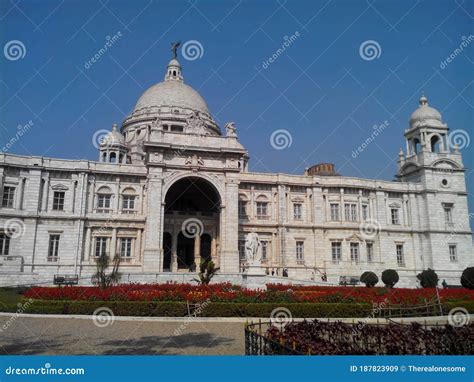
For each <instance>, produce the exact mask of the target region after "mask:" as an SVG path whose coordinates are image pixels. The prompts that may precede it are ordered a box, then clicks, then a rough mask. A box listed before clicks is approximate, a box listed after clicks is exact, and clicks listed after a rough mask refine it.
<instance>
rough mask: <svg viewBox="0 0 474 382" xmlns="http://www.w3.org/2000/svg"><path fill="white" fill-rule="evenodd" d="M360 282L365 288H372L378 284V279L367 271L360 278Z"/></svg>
mask: <svg viewBox="0 0 474 382" xmlns="http://www.w3.org/2000/svg"><path fill="white" fill-rule="evenodd" d="M360 282H361V283H364V284H365V286H366V287H367V288H372V287H373V286H375V284H377V283H378V282H379V278H378V277H377V275H376V274H375V273H374V272H370V271H367V272H364V273H362V275H361V276H360Z"/></svg>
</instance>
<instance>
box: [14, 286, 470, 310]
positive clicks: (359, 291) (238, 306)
mask: <svg viewBox="0 0 474 382" xmlns="http://www.w3.org/2000/svg"><path fill="white" fill-rule="evenodd" d="M439 296H440V301H441V303H442V304H443V308H444V309H445V310H446V311H449V310H450V309H452V308H453V307H464V308H466V309H467V310H468V311H469V312H474V291H473V290H469V289H464V288H456V289H440V290H439ZM23 299H28V301H29V302H30V303H29V304H28V307H27V312H30V313H59V314H92V313H93V312H94V310H95V309H97V308H98V307H109V308H111V309H112V310H113V311H114V313H115V314H116V315H133V316H175V317H176V316H181V317H182V316H186V315H187V314H188V313H189V310H188V308H189V304H202V303H204V302H207V304H206V308H205V309H203V310H202V312H201V315H202V316H207V317H270V315H271V312H272V311H273V310H274V309H276V308H281V307H284V308H287V309H289V310H290V311H291V313H292V315H293V317H303V318H304V317H341V318H342V317H367V316H371V315H373V310H374V304H382V303H383V304H385V305H403V306H411V305H416V304H423V303H427V302H430V301H434V300H435V299H436V289H434V288H423V289H403V288H384V287H375V288H365V287H349V286H341V287H331V286H290V285H281V284H269V285H267V290H250V289H245V288H242V287H240V286H236V285H232V284H230V283H216V284H209V285H195V284H177V283H167V284H121V285H115V286H111V287H108V288H105V289H101V288H99V287H85V286H84V287H83V286H70V287H62V288H58V287H33V288H30V289H28V290H27V291H25V292H24V294H23Z"/></svg>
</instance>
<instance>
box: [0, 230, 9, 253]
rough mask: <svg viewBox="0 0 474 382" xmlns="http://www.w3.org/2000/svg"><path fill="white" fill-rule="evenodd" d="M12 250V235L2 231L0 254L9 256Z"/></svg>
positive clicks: (0, 234)
mask: <svg viewBox="0 0 474 382" xmlns="http://www.w3.org/2000/svg"><path fill="white" fill-rule="evenodd" d="M9 252H10V236H8V235H7V234H6V233H0V255H4V256H7V255H8V253H9Z"/></svg>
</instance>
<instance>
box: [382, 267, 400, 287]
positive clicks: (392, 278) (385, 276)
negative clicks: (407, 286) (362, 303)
mask: <svg viewBox="0 0 474 382" xmlns="http://www.w3.org/2000/svg"><path fill="white" fill-rule="evenodd" d="M398 280H400V277H398V273H397V271H396V270H395V269H386V270H384V271H383V272H382V282H383V283H384V284H385V286H386V287H387V288H393V287H394V286H395V284H396V283H398Z"/></svg>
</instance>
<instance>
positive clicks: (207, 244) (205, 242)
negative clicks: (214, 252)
mask: <svg viewBox="0 0 474 382" xmlns="http://www.w3.org/2000/svg"><path fill="white" fill-rule="evenodd" d="M211 242H212V239H211V235H209V234H207V233H205V234H203V235H202V236H201V262H202V263H207V262H209V261H211V260H212V256H211Z"/></svg>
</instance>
